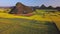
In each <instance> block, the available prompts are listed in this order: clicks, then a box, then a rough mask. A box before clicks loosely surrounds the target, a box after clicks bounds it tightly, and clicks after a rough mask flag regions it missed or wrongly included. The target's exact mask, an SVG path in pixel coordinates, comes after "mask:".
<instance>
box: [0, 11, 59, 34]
mask: <svg viewBox="0 0 60 34" xmlns="http://www.w3.org/2000/svg"><path fill="white" fill-rule="evenodd" d="M1 14H2V15H1ZM1 14H0V34H58V32H59V31H58V29H57V28H56V26H55V24H56V25H57V26H58V27H60V26H59V17H60V16H59V14H60V13H59V12H56V13H47V12H46V10H37V11H36V12H34V14H35V15H33V16H30V17H27V16H17V17H16V16H13V15H10V14H5V13H1ZM4 15H5V16H4ZM8 16H9V17H8ZM22 17H23V18H22ZM59 29H60V28H59Z"/></svg>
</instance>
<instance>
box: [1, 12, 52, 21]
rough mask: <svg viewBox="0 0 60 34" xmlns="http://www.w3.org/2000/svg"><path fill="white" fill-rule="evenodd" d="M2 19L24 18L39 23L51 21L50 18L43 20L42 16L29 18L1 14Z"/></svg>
mask: <svg viewBox="0 0 60 34" xmlns="http://www.w3.org/2000/svg"><path fill="white" fill-rule="evenodd" d="M0 18H24V19H29V20H39V21H51V19H49V18H47V17H46V18H43V17H42V16H40V15H33V16H30V17H27V16H17V15H12V14H8V13H0Z"/></svg>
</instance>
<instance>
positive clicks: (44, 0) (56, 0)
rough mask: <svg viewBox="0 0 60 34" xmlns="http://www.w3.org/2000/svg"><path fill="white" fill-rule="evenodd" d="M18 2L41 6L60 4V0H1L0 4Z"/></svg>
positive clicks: (8, 4) (7, 4) (11, 4)
mask: <svg viewBox="0 0 60 34" xmlns="http://www.w3.org/2000/svg"><path fill="white" fill-rule="evenodd" d="M17 2H21V3H23V4H25V5H27V6H41V5H42V4H44V5H46V6H49V5H52V6H54V7H55V6H60V0H0V6H14V5H15V4H16V3H17Z"/></svg>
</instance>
